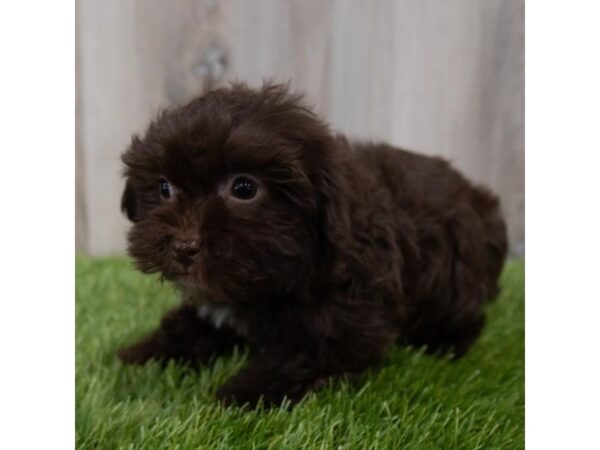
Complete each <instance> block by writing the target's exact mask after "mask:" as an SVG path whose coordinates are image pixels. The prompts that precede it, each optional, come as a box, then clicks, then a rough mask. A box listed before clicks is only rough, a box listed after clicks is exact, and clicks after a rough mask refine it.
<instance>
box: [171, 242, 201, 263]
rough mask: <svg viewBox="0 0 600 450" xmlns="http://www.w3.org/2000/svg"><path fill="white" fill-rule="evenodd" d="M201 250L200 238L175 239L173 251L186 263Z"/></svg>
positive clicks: (180, 260) (177, 257)
mask: <svg viewBox="0 0 600 450" xmlns="http://www.w3.org/2000/svg"><path fill="white" fill-rule="evenodd" d="M198 250H200V243H199V242H198V239H177V240H175V241H173V253H174V255H175V258H176V259H177V260H178V261H179V262H180V263H182V264H184V265H189V264H190V263H191V261H192V258H193V257H194V256H196V254H197V253H198Z"/></svg>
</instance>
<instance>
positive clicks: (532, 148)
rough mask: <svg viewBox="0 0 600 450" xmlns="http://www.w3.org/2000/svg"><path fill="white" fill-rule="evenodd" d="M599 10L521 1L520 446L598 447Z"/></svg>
mask: <svg viewBox="0 0 600 450" xmlns="http://www.w3.org/2000/svg"><path fill="white" fill-rule="evenodd" d="M599 6H600V5H599V4H598V3H597V2H592V1H589V2H585V1H579V2H578V1H570V2H565V1H546V0H545V1H539V2H535V1H527V2H526V146H525V147H526V197H527V207H526V219H527V220H526V235H527V239H526V243H527V244H526V245H527V269H526V270H527V282H526V345H527V359H526V369H527V375H526V417H527V420H526V425H527V428H526V442H527V448H528V449H550V448H557V449H567V448H568V449H587V448H590V449H591V448H594V449H598V448H600V431H599V430H598V428H597V427H598V424H599V420H600V414H599V412H598V407H599V406H600V395H599V394H600V389H599V386H600V370H599V360H600V348H599V347H600V336H599V334H600V333H599V330H600V289H599V286H598V280H599V279H600V263H599V260H600V254H599V252H600V245H599V244H600V239H599V236H600V164H598V163H599V156H598V155H599V154H600V139H599V136H600V7H599Z"/></svg>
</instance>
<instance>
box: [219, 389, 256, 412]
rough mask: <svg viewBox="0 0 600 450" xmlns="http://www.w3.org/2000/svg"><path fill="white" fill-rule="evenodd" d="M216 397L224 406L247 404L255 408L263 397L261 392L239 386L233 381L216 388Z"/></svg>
mask: <svg viewBox="0 0 600 450" xmlns="http://www.w3.org/2000/svg"><path fill="white" fill-rule="evenodd" d="M216 397H217V400H219V401H220V402H221V404H222V405H224V406H248V407H249V408H251V409H254V408H256V407H257V406H258V403H259V400H260V399H261V398H263V396H262V393H261V392H259V391H257V390H253V389H248V388H240V387H239V386H236V385H235V384H233V383H225V384H224V385H222V386H221V387H220V388H219V389H217V394H216Z"/></svg>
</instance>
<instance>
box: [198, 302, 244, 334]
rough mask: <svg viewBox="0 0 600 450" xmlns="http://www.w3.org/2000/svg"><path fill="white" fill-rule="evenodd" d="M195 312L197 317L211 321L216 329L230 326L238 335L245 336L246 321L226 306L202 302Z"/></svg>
mask: <svg viewBox="0 0 600 450" xmlns="http://www.w3.org/2000/svg"><path fill="white" fill-rule="evenodd" d="M196 314H198V317H199V318H201V319H203V320H207V321H208V322H210V323H212V324H213V326H214V327H215V328H216V329H217V330H219V329H221V328H230V329H232V330H234V331H235V332H236V333H237V334H239V335H240V336H245V335H246V334H247V333H248V326H247V324H246V322H245V321H244V320H242V319H241V318H240V317H238V316H236V315H235V314H234V312H233V310H232V309H231V308H230V307H228V306H219V305H211V304H202V305H199V306H198V307H197V308H196Z"/></svg>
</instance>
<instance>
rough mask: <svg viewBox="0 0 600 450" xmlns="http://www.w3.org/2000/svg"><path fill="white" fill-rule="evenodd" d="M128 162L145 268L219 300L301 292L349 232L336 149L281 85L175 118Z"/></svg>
mask: <svg viewBox="0 0 600 450" xmlns="http://www.w3.org/2000/svg"><path fill="white" fill-rule="evenodd" d="M122 159H123V162H124V163H125V166H126V169H125V175H126V178H127V180H126V187H125V191H124V193H123V198H122V205H121V206H122V209H123V210H124V212H125V213H126V214H127V216H128V217H129V219H130V220H131V221H133V222H134V225H133V228H132V229H131V231H130V233H129V253H130V254H131V256H132V257H133V258H134V260H135V262H136V264H137V266H138V267H139V268H140V269H141V270H142V271H144V272H159V273H161V274H162V276H163V277H164V278H166V279H169V280H172V281H174V282H175V283H176V284H178V285H180V286H184V287H185V286H187V287H191V288H199V289H205V290H208V291H209V292H211V293H213V294H214V295H213V297H214V298H219V299H224V301H227V300H237V301H243V300H246V299H250V298H252V297H260V296H261V295H266V294H268V296H269V297H273V294H276V295H277V294H280V295H285V294H286V293H288V292H291V291H294V290H297V288H299V287H300V286H302V285H304V284H305V283H306V281H307V280H308V278H309V277H310V276H312V275H313V273H314V272H315V270H317V266H318V261H319V260H320V259H322V258H324V257H326V255H327V254H329V253H330V252H331V251H333V250H332V249H333V248H334V247H335V242H336V241H337V240H339V239H340V236H341V235H342V234H343V230H345V229H346V228H347V222H348V219H347V210H346V207H345V203H344V187H343V186H342V183H343V178H342V177H341V176H340V173H339V171H340V164H339V160H338V159H339V155H338V153H337V149H336V145H335V141H334V139H333V138H332V136H331V135H330V133H329V130H328V129H327V127H326V126H325V125H324V124H323V123H322V122H321V121H319V120H318V119H317V118H316V117H315V116H314V115H313V114H312V113H311V112H310V111H309V110H308V109H307V108H306V107H305V106H304V104H303V103H302V101H301V99H300V98H299V97H298V96H295V95H292V94H290V93H288V91H287V90H286V88H285V87H283V86H274V85H266V86H264V87H263V88H262V89H259V90H252V89H249V88H248V87H246V86H245V85H233V86H231V87H230V88H227V89H221V90H217V91H213V92H211V93H209V94H207V95H205V96H203V97H201V98H199V99H197V100H194V101H192V102H191V103H189V104H188V105H186V106H184V107H182V108H179V109H175V110H168V111H165V112H163V113H162V114H161V115H160V116H159V117H158V118H157V120H156V121H154V122H153V123H152V124H151V125H150V127H149V128H148V130H147V132H146V134H145V136H143V137H142V138H139V137H134V138H133V140H132V143H131V145H130V147H129V148H128V149H127V151H126V152H125V153H124V154H123V156H122Z"/></svg>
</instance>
